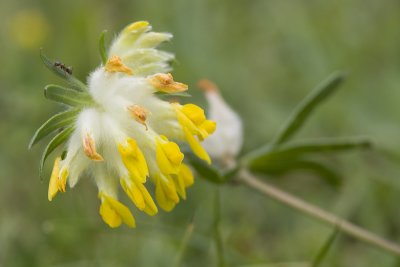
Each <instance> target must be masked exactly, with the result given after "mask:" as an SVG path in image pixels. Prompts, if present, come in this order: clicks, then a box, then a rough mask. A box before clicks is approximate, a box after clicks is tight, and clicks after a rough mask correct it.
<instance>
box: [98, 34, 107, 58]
mask: <svg viewBox="0 0 400 267" xmlns="http://www.w3.org/2000/svg"><path fill="white" fill-rule="evenodd" d="M106 33H107V31H106V30H104V31H103V32H102V33H101V35H100V38H99V52H100V57H101V62H102V63H103V65H106V63H107V58H108V56H107V50H106V45H105V37H106Z"/></svg>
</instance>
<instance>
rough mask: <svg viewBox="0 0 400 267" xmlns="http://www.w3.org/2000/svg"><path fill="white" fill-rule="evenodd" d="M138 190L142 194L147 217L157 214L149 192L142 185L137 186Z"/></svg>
mask: <svg viewBox="0 0 400 267" xmlns="http://www.w3.org/2000/svg"><path fill="white" fill-rule="evenodd" d="M138 188H139V190H140V191H141V193H142V196H143V199H144V202H145V203H146V207H145V208H144V210H143V211H144V212H146V213H147V214H148V215H150V216H153V215H155V214H156V213H157V212H158V209H157V206H156V203H154V200H153V198H152V197H151V195H150V193H149V191H147V189H146V187H145V186H144V185H143V184H139V185H138Z"/></svg>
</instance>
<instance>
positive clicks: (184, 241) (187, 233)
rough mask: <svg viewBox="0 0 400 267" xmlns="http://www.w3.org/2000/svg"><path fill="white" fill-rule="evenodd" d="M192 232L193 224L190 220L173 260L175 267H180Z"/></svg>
mask: <svg viewBox="0 0 400 267" xmlns="http://www.w3.org/2000/svg"><path fill="white" fill-rule="evenodd" d="M193 230H194V222H193V218H192V219H191V220H190V222H189V224H188V226H187V227H186V231H185V234H184V235H183V238H182V242H181V245H180V247H179V251H178V254H177V257H176V260H175V264H174V266H175V267H180V266H182V262H183V258H184V256H185V252H186V249H187V247H188V245H189V241H190V238H191V237H192V234H193Z"/></svg>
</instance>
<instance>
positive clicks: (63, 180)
mask: <svg viewBox="0 0 400 267" xmlns="http://www.w3.org/2000/svg"><path fill="white" fill-rule="evenodd" d="M67 177H68V169H67V168H66V167H64V168H62V170H61V174H60V176H59V177H58V179H57V186H58V191H60V192H63V193H65V185H66V184H67Z"/></svg>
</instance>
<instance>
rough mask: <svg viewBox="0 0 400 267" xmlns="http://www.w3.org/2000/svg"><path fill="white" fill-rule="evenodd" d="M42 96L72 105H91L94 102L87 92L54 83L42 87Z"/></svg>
mask: <svg viewBox="0 0 400 267" xmlns="http://www.w3.org/2000/svg"><path fill="white" fill-rule="evenodd" d="M44 96H45V97H46V98H47V99H50V100H53V101H56V102H59V103H62V104H65V105H68V106H74V107H75V106H76V107H83V106H92V105H93V104H94V102H93V100H92V98H91V96H90V95H89V94H87V93H84V92H78V91H75V90H72V89H69V88H65V87H62V86H59V85H54V84H49V85H47V86H46V87H45V88H44Z"/></svg>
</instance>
